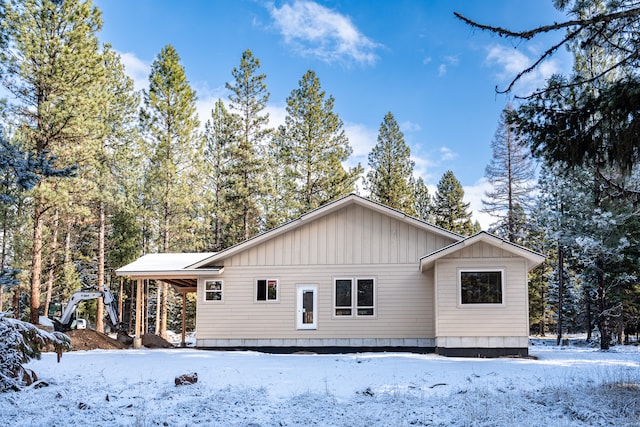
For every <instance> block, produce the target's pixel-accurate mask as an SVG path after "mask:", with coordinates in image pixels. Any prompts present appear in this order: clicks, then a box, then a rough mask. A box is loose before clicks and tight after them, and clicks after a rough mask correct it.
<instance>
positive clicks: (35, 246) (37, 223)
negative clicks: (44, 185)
mask: <svg viewBox="0 0 640 427" xmlns="http://www.w3.org/2000/svg"><path fill="white" fill-rule="evenodd" d="M33 203H34V207H33V242H32V245H31V303H30V307H31V312H30V315H29V321H30V322H31V323H33V324H34V325H37V324H39V316H40V285H41V284H40V276H41V274H42V232H43V229H44V211H45V208H44V205H43V202H42V200H41V199H40V198H39V197H35V198H34V200H33Z"/></svg>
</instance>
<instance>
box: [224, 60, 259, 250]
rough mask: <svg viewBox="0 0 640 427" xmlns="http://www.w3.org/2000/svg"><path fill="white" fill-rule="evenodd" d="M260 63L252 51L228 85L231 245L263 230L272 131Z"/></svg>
mask: <svg viewBox="0 0 640 427" xmlns="http://www.w3.org/2000/svg"><path fill="white" fill-rule="evenodd" d="M259 69H260V61H259V60H258V58H256V57H254V56H253V53H252V52H251V50H249V49H247V50H246V51H244V52H243V53H242V58H241V59H240V66H239V67H238V68H234V69H233V71H232V72H231V74H232V76H233V83H227V84H226V88H227V89H228V90H229V91H230V92H231V93H230V94H229V101H230V105H229V106H230V109H231V111H232V113H233V116H234V118H235V120H236V121H237V124H236V126H237V127H236V132H237V135H236V138H235V140H234V141H233V146H232V147H230V161H229V177H230V179H231V182H232V185H233V188H232V191H230V192H229V194H228V201H229V203H230V204H229V215H230V218H231V220H232V222H231V224H230V226H231V227H230V233H231V241H232V242H233V243H237V242H239V241H242V240H246V239H248V238H249V237H251V236H252V235H254V234H256V233H257V232H258V231H259V229H260V217H261V212H260V207H259V203H258V201H259V200H260V198H261V197H262V195H263V193H264V182H263V179H262V177H263V174H264V172H265V171H264V164H263V161H262V160H263V159H264V156H263V152H264V150H265V147H264V144H265V140H266V137H267V135H268V134H269V132H270V130H269V129H268V127H267V126H268V122H269V115H268V114H267V113H266V112H265V111H264V110H265V108H266V107H267V102H268V101H269V92H268V91H267V85H266V83H265V80H266V75H265V74H258V72H259Z"/></svg>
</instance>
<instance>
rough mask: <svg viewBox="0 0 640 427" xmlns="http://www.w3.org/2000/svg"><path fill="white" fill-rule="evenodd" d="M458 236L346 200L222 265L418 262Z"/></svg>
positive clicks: (226, 260)
mask: <svg viewBox="0 0 640 427" xmlns="http://www.w3.org/2000/svg"><path fill="white" fill-rule="evenodd" d="M453 242H455V240H454V239H449V238H446V237H442V236H439V235H437V234H435V233H432V232H429V231H428V230H425V229H422V228H419V227H416V226H413V225H411V224H409V223H407V222H404V221H401V220H399V219H396V218H393V217H391V216H388V215H384V214H381V213H380V212H377V211H375V210H372V209H367V208H365V207H363V206H361V205H356V204H352V205H348V206H345V207H344V208H342V209H339V210H337V211H335V212H332V213H329V214H327V215H325V216H322V217H320V218H317V219H313V220H311V221H310V222H309V223H308V224H303V225H301V226H300V227H297V228H295V229H293V230H291V231H289V232H287V233H285V234H283V235H280V236H276V237H274V238H273V239H270V240H268V241H266V242H263V243H262V244H260V245H257V246H255V247H252V248H249V249H247V250H246V251H243V252H241V253H238V254H236V255H234V256H232V257H230V258H228V259H225V260H224V266H225V268H226V267H231V266H269V265H282V266H288V265H291V266H295V265H359V264H412V265H414V266H415V264H416V263H417V262H418V260H419V259H420V257H421V256H423V255H425V254H427V253H430V252H433V251H435V250H437V249H440V248H442V247H444V246H447V245H449V244H451V243H453Z"/></svg>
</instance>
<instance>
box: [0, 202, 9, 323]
mask: <svg viewBox="0 0 640 427" xmlns="http://www.w3.org/2000/svg"><path fill="white" fill-rule="evenodd" d="M7 215H9V212H8V209H7V207H6V205H5V206H3V209H2V258H1V259H0V271H4V267H5V264H6V262H7V231H8V224H7ZM3 299H4V286H3V285H0V313H2V310H3V303H2V302H3Z"/></svg>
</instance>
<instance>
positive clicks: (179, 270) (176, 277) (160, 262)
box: [115, 252, 224, 292]
mask: <svg viewBox="0 0 640 427" xmlns="http://www.w3.org/2000/svg"><path fill="white" fill-rule="evenodd" d="M212 254H213V253H210V252H204V253H162V254H147V255H143V256H141V257H140V258H138V259H137V260H135V261H134V262H132V263H130V264H127V265H125V266H124V267H121V268H119V269H117V270H116V271H115V273H116V275H117V276H121V277H129V278H131V279H140V280H147V279H151V280H158V281H162V282H165V283H169V284H170V285H172V286H173V287H174V288H175V289H176V291H178V292H195V290H196V287H197V285H198V278H199V277H202V276H217V275H219V274H222V272H223V270H224V268H223V267H209V268H199V269H195V268H190V267H189V266H190V265H191V264H193V263H195V262H197V261H199V260H202V259H204V258H208V257H210V256H211V255H212Z"/></svg>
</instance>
